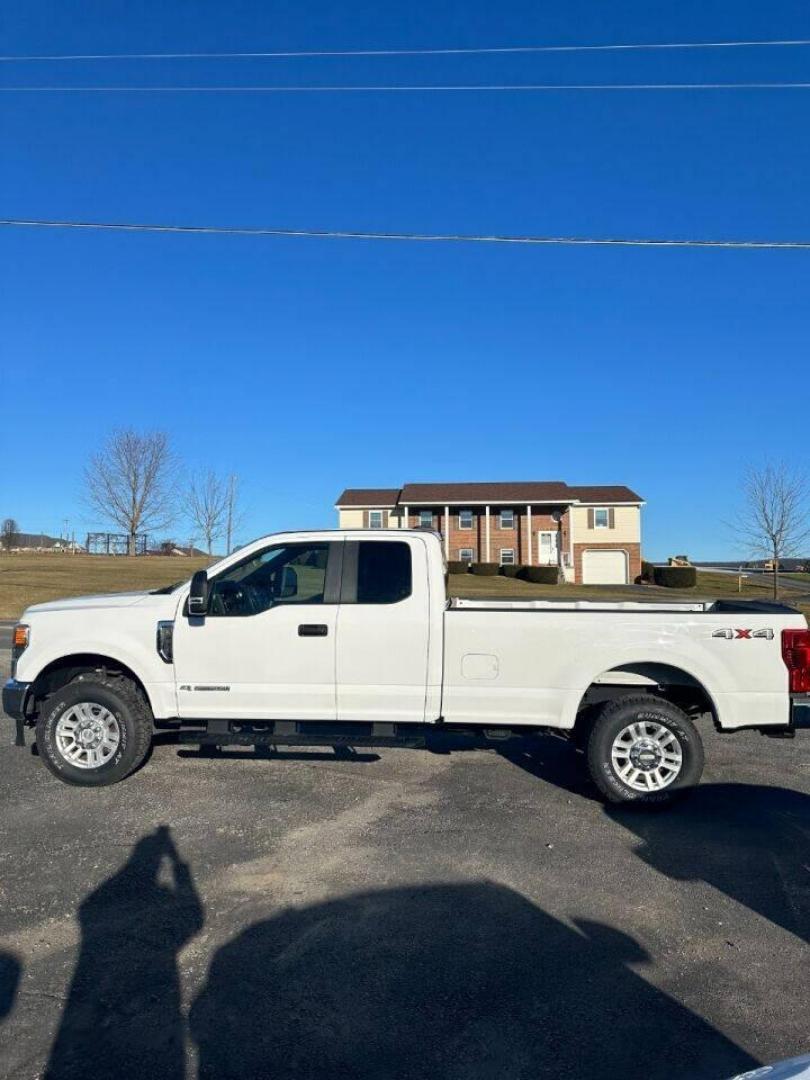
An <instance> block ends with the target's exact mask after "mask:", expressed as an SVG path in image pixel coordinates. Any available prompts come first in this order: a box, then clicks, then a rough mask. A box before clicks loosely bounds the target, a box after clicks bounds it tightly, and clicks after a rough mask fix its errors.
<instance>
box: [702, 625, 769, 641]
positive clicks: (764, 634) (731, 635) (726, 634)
mask: <svg viewBox="0 0 810 1080" xmlns="http://www.w3.org/2000/svg"><path fill="white" fill-rule="evenodd" d="M712 637H721V638H727V639H728V640H729V641H731V640H732V639H733V640H734V641H739V640H740V639H741V638H743V639H746V638H765V639H766V640H767V641H772V640H773V630H771V628H770V627H768V629H767V630H747V629H739V628H735V629H732V628H731V627H727V628H726V629H725V630H713V631H712Z"/></svg>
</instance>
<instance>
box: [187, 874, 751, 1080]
mask: <svg viewBox="0 0 810 1080" xmlns="http://www.w3.org/2000/svg"><path fill="white" fill-rule="evenodd" d="M645 964H651V960H650V958H649V957H648V956H646V954H645V953H644V952H643V950H642V949H641V948H640V947H639V946H638V945H637V944H636V943H635V942H634V941H633V940H632V939H631V938H629V937H626V936H625V935H624V934H621V933H619V932H618V931H616V930H613V929H611V928H609V927H606V926H602V925H599V924H596V923H581V924H579V925H578V927H577V928H576V929H574V928H572V927H570V926H567V925H565V924H563V923H561V922H559V921H558V920H556V919H554V918H552V917H550V916H549V915H547V914H546V913H545V912H543V911H542V910H540V909H539V908H537V907H535V906H534V905H533V904H532V903H530V902H529V901H527V900H526V899H525V898H524V897H522V896H521V895H520V894H518V893H516V892H514V891H512V890H511V889H509V888H505V887H503V886H500V885H495V884H490V883H486V882H482V883H474V884H460V885H444V884H437V885H429V886H426V887H419V888H398V889H388V890H381V891H378V892H369V893H364V894H360V895H354V896H349V897H346V898H345V899H340V900H335V901H331V902H327V903H323V904H318V905H315V906H313V907H308V908H302V909H299V910H294V909H288V910H286V911H282V912H280V913H279V914H278V915H276V916H275V917H273V918H270V919H267V920H266V921H264V922H259V923H256V924H255V925H253V926H251V927H250V928H249V929H247V930H245V931H244V932H243V933H242V934H240V935H239V936H238V937H237V938H235V939H234V940H233V941H231V942H229V943H228V944H226V945H225V946H223V947H222V948H221V949H220V950H219V951H218V952H217V953H216V955H215V956H214V958H213V961H212V964H211V968H210V972H209V977H208V982H207V984H206V985H205V987H204V988H203V990H202V991H201V993H200V995H199V996H198V998H197V999H196V1001H195V1003H194V1005H193V1006H192V1009H191V1015H190V1029H191V1034H192V1037H193V1039H194V1041H195V1042H196V1044H197V1046H198V1049H199V1055H200V1074H199V1075H200V1077H203V1078H206V1080H208V1078H211V1080H213V1078H215V1077H216V1078H217V1080H223V1078H228V1077H240V1078H245V1080H247V1078H251V1080H252V1078H256V1077H269V1078H273V1080H284V1078H289V1080H293V1078H294V1080H308V1078H313V1080H314V1078H316V1077H352V1078H355V1077H379V1078H383V1077H385V1078H387V1077H424V1078H431V1080H438V1078H442V1077H447V1078H451V1077H452V1078H454V1080H461V1078H485V1077H498V1078H499V1080H511V1078H518V1077H520V1078H523V1077H525V1078H535V1077H553V1078H557V1077H562V1076H571V1077H578V1078H579V1077H581V1078H597V1077H639V1078H641V1077H643V1078H644V1080H656V1078H661V1080H663V1078H664V1077H666V1078H667V1080H670V1078H671V1077H690V1078H694V1080H697V1078H703V1077H705V1078H707V1080H708V1078H711V1080H719V1078H721V1077H726V1076H731V1075H732V1074H734V1073H736V1072H740V1071H742V1070H744V1069H747V1068H750V1067H751V1066H752V1064H754V1063H753V1062H752V1059H751V1058H750V1057H749V1056H748V1055H747V1054H746V1053H744V1052H743V1051H742V1050H740V1049H739V1048H738V1047H737V1046H735V1045H734V1044H733V1043H732V1042H730V1041H729V1040H728V1039H726V1038H725V1037H724V1036H723V1035H722V1034H720V1033H719V1032H718V1031H717V1030H716V1029H714V1028H713V1027H711V1026H710V1025H709V1024H708V1023H706V1022H705V1021H704V1020H702V1019H701V1018H699V1017H698V1016H696V1015H695V1014H694V1013H692V1012H690V1011H689V1010H688V1009H686V1008H684V1006H682V1005H681V1004H679V1003H678V1002H676V1001H674V1000H673V999H671V998H670V997H668V996H666V995H665V994H663V993H661V992H660V991H658V990H657V989H655V987H653V986H651V985H650V983H649V982H647V981H646V980H645V978H644V977H643V975H642V974H637V973H636V971H635V970H633V967H632V966H631V965H636V966H640V967H642V968H643V965H645Z"/></svg>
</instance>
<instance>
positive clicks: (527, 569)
mask: <svg viewBox="0 0 810 1080" xmlns="http://www.w3.org/2000/svg"><path fill="white" fill-rule="evenodd" d="M520 577H521V578H522V579H523V580H524V581H533V582H534V583H535V585H557V584H559V581H560V569H559V567H557V566H523V567H521V574H520Z"/></svg>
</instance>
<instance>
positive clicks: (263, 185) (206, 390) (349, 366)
mask: <svg viewBox="0 0 810 1080" xmlns="http://www.w3.org/2000/svg"><path fill="white" fill-rule="evenodd" d="M0 33H1V34H2V49H1V50H0V51H2V52H3V53H32V52H34V53H40V52H44V53H49V52H105V51H112V52H131V51H149V52H153V51H156V52H160V51H194V50H199V51H210V50H217V51H220V50H256V49H331V48H338V49H341V48H378V47H382V48H385V47H392V48H397V47H420V46H483V45H517V44H540V43H600V42H618V41H632V42H647V41H679V40H682V41H688V40H693V41H699V40H722V39H739V38H747V39H751V38H753V39H762V38H794V37H795V38H798V37H801V38H810V7H808V5H807V3H806V2H805V0H795V2H783V0H773V2H769V3H767V4H763V3H760V2H747V0H724V2H717V0H677V2H657V3H654V4H651V3H649V0H635V2H631V0H614V2H612V3H610V4H606V3H604V0H569V2H568V3H565V4H559V3H547V2H525V3H508V2H504V3H500V4H493V3H491V2H484V0H456V2H454V3H450V2H442V0H430V2H429V3H428V2H423V0H409V2H408V3H386V4H380V3H379V2H378V0H375V2H373V3H372V2H371V0H366V2H363V3H354V4H335V3H334V2H332V0H330V2H318V3H306V4H303V3H291V2H286V3H282V2H273V0H255V2H247V0H242V2H235V0H232V2H229V3H227V4H223V3H221V2H220V0H194V2H191V0H187V2H180V0H174V2H168V3H154V2H153V3H132V2H131V0H127V2H124V0H95V2H93V0H86V2H84V3H82V4H81V5H78V6H77V5H72V4H71V5H66V4H64V3H61V2H58V0H53V2H51V3H43V2H38V0H24V2H22V0H7V2H6V3H5V4H4V5H3V25H2V30H1V31H0ZM0 79H2V80H3V81H4V82H5V84H6V85H11V84H21V83H27V84H35V83H38V82H39V83H46V82H47V83H54V82H58V83H71V82H72V83H74V84H90V83H98V82H103V81H104V80H107V81H109V82H114V83H119V84H132V83H135V82H138V81H141V82H151V83H157V82H161V83H163V82H170V83H172V82H173V83H182V82H185V81H188V82H196V83H199V82H216V81H221V82H225V83H231V84H232V83H236V82H246V83H250V82H268V83H269V82H272V81H274V80H276V81H279V82H285V81H286V82H309V81H313V82H314V81H323V82H341V81H345V82H362V81H366V80H368V81H371V82H374V81H390V82H397V81H406V82H407V81H414V82H418V81H425V82H431V81H433V82H442V81H449V82H454V81H461V82H464V81H467V82H472V81H481V82H499V81H504V82H513V81H514V82H520V81H528V82H531V81H535V82H537V81H540V82H543V81H564V82H586V81H591V80H592V81H596V82H600V81H604V82H609V81H619V82H624V81H637V80H638V81H693V80H695V79H706V80H709V81H716V80H719V81H725V80H745V81H749V80H783V79H792V80H804V81H810V49H768V50H766V49H759V50H754V49H751V50H748V49H746V50H725V51H723V50H718V51H711V52H710V51H700V52H696V53H674V54H671V53H653V54H644V53H642V54H618V55H617V54H609V55H568V56H546V57H520V56H519V57H480V58H433V59H424V58H419V59H395V60H383V59H372V58H369V59H351V60H307V61H303V60H296V61H282V62H276V61H264V62H262V61H255V62H254V61H240V62H238V63H237V62H230V61H220V62H213V61H167V62H157V61H155V62H149V63H142V64H135V63H90V62H88V63H85V64H73V65H62V64H52V65H35V64H3V65H2V69H1V70H0ZM0 137H1V138H2V147H3V150H2V169H1V170H0V216H2V217H20V218H26V217H35V218H62V219H91V220H92V219H97V220H120V221H146V222H171V223H188V224H197V223H199V224H218V225H275V226H280V227H290V228H297V227H302V228H326V229H329V228H338V229H342V228H346V229H372V230H375V229H376V230H415V231H419V230H421V231H442V232H445V231H451V232H453V231H455V232H488V233H489V232H492V233H496V232H499V233H553V234H576V235H588V234H592V235H599V236H610V235H633V236H645V235H656V236H659V235H660V236H670V237H689V236H699V237H704V236H705V237H726V238H770V239H791V238H804V239H808V238H810V199H808V197H807V193H808V191H809V190H810V91H783V92H755V91H752V92H749V91H743V92H733V93H730V92H706V93H678V94H664V93H646V94H641V93H627V94H625V93H621V94H619V93H613V94H605V93H602V94H596V93H583V94H562V93H560V94H543V95H529V94H525V95H512V94H502V95H494V94H491V95H477V94H465V95H452V94H443V95H426V94H410V95H387V96H386V95H373V94H368V95H365V94H364V95H356V96H349V95H344V96H340V95H335V96H327V95H314V94H313V95H301V96H281V95H278V96H251V95H247V94H236V95H221V96H220V95H200V96H195V95H171V94H165V95H163V94H161V95H143V96H140V95H131V96H128V95H115V94H110V95H104V94H97V95H83V94H76V95H63V96H60V95H58V94H41V95H33V94H31V95H18V94H4V95H0ZM0 244H1V245H2V261H1V262H0V267H1V269H0V318H1V320H2V334H1V336H0V349H1V350H2V402H3V414H4V415H3V422H2V426H1V428H0V431H1V432H2V434H0V443H1V444H2V445H1V446H0V452H2V461H3V466H2V471H0V515H6V514H12V515H13V516H14V517H16V518H17V519H18V520H19V521H20V523H21V525H22V526H23V528H25V529H28V530H32V531H33V530H40V529H43V530H46V531H51V532H57V533H58V531H59V530H60V528H61V523H62V520H63V519H64V518H69V519H70V521H71V527H72V528H76V531H77V533H79V534H81V533H83V532H84V530H85V529H86V528H88V527H91V526H102V525H103V523H102V522H101V521H96V520H93V519H91V518H89V517H88V516H86V512H85V511H83V510H82V506H81V502H80V491H81V470H82V465H83V462H84V460H85V458H86V456H87V455H88V454H89V453H90V452H91V451H92V450H93V448H94V447H95V446H96V444H97V441H98V440H100V439H101V438H103V436H104V435H105V433H106V432H107V431H108V429H110V428H111V427H113V426H114V425H133V426H136V427H161V428H166V429H167V430H169V431H170V432H171V434H172V437H173V439H174V442H175V445H176V448H177V449H178V451H180V452H181V453H182V455H183V456H184V457H185V459H186V460H187V462H188V463H189V465H190V466H192V467H204V466H208V465H212V466H215V467H218V468H221V469H223V470H231V469H233V470H235V471H236V472H238V473H239V474H240V475H241V476H242V478H243V482H244V489H245V499H246V502H247V504H248V508H249V514H248V518H247V521H246V523H245V526H244V529H243V530H242V531H243V533H244V537H242V538H247V537H249V536H251V535H256V534H259V533H261V532H265V531H271V530H274V529H277V528H286V527H295V526H317V525H333V524H334V523H335V515H334V512H333V510H332V504H333V501H334V498H335V496H336V495H337V494H338V493H339V491H340V490H341V489H342V488H343V487H344V486H346V485H355V486H365V485H368V486H375V485H389V484H391V485H398V484H400V483H404V482H405V481H435V480H499V479H503V480H513V479H518V480H522V479H538V480H542V479H561V480H565V481H568V482H569V483H572V484H577V483H579V484H583V483H586V484H587V483H625V484H628V485H630V486H631V487H633V488H635V489H636V490H638V491H639V492H640V493H641V494H642V495H643V496H644V497H645V498H646V499H647V500H648V507H647V509H646V511H645V514H646V518H645V549H646V554H647V555H648V556H650V557H653V558H659V557H663V556H666V555H668V554H670V553H672V552H674V551H687V552H688V553H689V554H690V555H692V556H693V557H718V556H721V555H725V554H728V555H733V554H735V550H734V547H733V542H732V540H731V538H730V536H729V534H728V532H727V530H726V529H725V528H724V526H723V524H722V522H723V520H727V519H728V518H729V517H731V516H733V514H734V512H735V506H736V505H737V499H738V496H737V488H738V482H739V478H740V474H741V471H742V469H743V466H744V464H745V463H746V462H747V461H754V462H756V461H760V460H762V459H764V458H765V457H768V456H770V457H775V458H785V459H787V460H789V461H791V462H793V463H794V464H796V465H798V466H803V465H804V464H805V460H806V449H805V446H806V441H807V430H806V429H807V423H806V408H805V407H804V402H805V401H806V398H807V370H808V367H807V360H808V330H810V303H808V300H809V297H808V285H810V254H809V253H806V252H805V253H801V252H796V253H791V252H774V251H771V252H723V251H699V250H698V251H661V250H638V249H630V250H615V249H573V250H572V249H564V248H539V249H538V248H516V247H515V248H512V247H506V248H497V247H483V246H482V247H473V246H463V247H462V246H449V245H448V246H438V245H431V246H418V245H404V244H403V245H385V244H381V243H371V242H340V241H331V242H330V241H321V240H258V239H249V238H246V239H240V238H233V239H231V238H205V237H171V236H155V235H124V234H112V235H101V234H79V233H75V232H73V233H69V232H34V231H21V230H20V231H12V230H3V231H2V232H1V233H0ZM178 531H179V532H182V530H178Z"/></svg>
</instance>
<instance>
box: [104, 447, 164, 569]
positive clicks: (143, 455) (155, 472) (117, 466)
mask: <svg viewBox="0 0 810 1080" xmlns="http://www.w3.org/2000/svg"><path fill="white" fill-rule="evenodd" d="M84 476H85V486H86V498H87V502H88V503H89V505H90V506H91V507H92V508H93V510H94V511H95V512H96V513H97V514H99V515H100V516H101V517H102V518H103V519H105V520H109V521H114V522H115V524H116V525H118V526H119V527H120V528H121V529H124V530H125V531H126V534H127V538H128V542H127V550H128V553H129V554H130V555H134V554H135V551H136V536H137V534H138V533H141V532H149V531H153V530H156V529H163V528H165V527H166V526H167V525H169V524H170V523H171V522H172V521H173V519H174V517H175V505H174V504H175V496H176V490H177V486H176V485H177V461H176V458H175V456H174V453H173V452H172V448H171V444H170V441H169V436H168V435H167V434H166V432H165V431H146V432H139V431H134V430H133V429H132V428H121V429H119V430H116V431H114V432H113V433H112V434H111V435H110V436H109V437H108V439H107V441H106V442H105V444H104V445H103V447H102V448H101V449H100V450H99V451H97V452H96V453H95V454H93V455H92V457H91V458H90V460H89V462H88V463H87V466H86V467H85V471H84Z"/></svg>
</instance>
